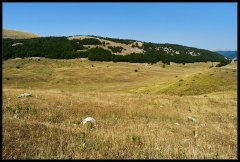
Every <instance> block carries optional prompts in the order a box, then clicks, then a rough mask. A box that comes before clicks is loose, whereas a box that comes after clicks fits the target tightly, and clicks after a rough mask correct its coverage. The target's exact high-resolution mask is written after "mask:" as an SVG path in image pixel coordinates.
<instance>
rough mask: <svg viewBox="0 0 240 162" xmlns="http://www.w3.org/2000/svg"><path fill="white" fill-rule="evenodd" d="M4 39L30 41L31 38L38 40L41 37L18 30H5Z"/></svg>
mask: <svg viewBox="0 0 240 162" xmlns="http://www.w3.org/2000/svg"><path fill="white" fill-rule="evenodd" d="M2 32H3V35H2V36H3V39H6V38H10V39H29V38H37V37H40V36H39V35H37V34H33V33H28V32H23V31H17V30H9V29H3V31H2Z"/></svg>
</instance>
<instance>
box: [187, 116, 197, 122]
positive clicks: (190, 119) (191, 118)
mask: <svg viewBox="0 0 240 162" xmlns="http://www.w3.org/2000/svg"><path fill="white" fill-rule="evenodd" d="M188 120H189V121H192V122H193V123H195V122H196V119H195V118H193V117H191V116H189V117H188Z"/></svg>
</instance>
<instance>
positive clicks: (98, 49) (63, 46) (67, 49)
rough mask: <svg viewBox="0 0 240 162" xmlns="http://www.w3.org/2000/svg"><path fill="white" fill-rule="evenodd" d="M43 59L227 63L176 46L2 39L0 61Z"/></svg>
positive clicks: (218, 56) (215, 55)
mask: <svg viewBox="0 0 240 162" xmlns="http://www.w3.org/2000/svg"><path fill="white" fill-rule="evenodd" d="M16 57H20V58H23V57H46V58H54V59H73V58H88V59H89V60H91V61H114V62H132V63H157V62H159V61H162V62H163V63H166V64H170V62H175V63H183V64H184V63H194V62H207V61H213V62H228V61H229V60H228V59H226V58H225V57H224V56H222V55H221V54H219V53H216V52H213V51H209V50H205V49H198V48H194V47H187V46H183V45H178V44H158V43H151V42H143V41H137V40H131V39H118V38H107V37H100V36H81V35H80V36H70V37H36V38H32V39H16V37H15V38H14V39H5V38H4V39H3V59H4V60H6V59H9V58H16Z"/></svg>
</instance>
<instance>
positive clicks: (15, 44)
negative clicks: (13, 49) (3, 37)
mask: <svg viewBox="0 0 240 162" xmlns="http://www.w3.org/2000/svg"><path fill="white" fill-rule="evenodd" d="M18 45H23V43H14V44H12V46H18Z"/></svg>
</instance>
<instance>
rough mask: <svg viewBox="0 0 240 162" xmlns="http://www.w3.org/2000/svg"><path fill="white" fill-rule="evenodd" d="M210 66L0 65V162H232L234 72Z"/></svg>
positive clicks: (51, 62)
mask: <svg viewBox="0 0 240 162" xmlns="http://www.w3.org/2000/svg"><path fill="white" fill-rule="evenodd" d="M211 65H212V63H194V64H187V65H182V64H173V65H166V66H165V68H163V64H153V65H150V64H144V63H142V64H141V63H123V62H118V63H114V62H98V61H95V62H92V61H88V60H83V59H69V60H66V59H62V60H55V59H46V58H25V59H9V60H7V61H4V62H3V77H2V79H3V111H2V113H3V132H2V133H3V147H2V150H3V151H2V155H3V158H4V159H19V158H20V159H25V158H27V159H34V158H41V159H86V158H87V159H99V158H100V159H130V158H134V159H149V158H151V159H199V158H200V159H204V158H205V159H236V158H237V91H236V88H237V82H236V80H237V75H236V70H237V66H236V64H231V65H230V64H229V65H227V66H226V67H221V68H217V67H214V68H211V69H209V66H211ZM199 73H201V74H199ZM212 73H213V74H214V75H211V74H212ZM176 76H177V77H176ZM180 79H183V81H182V83H181V84H182V85H181V87H177V84H178V83H179V80H180ZM193 79H195V81H192V80H193ZM206 79H207V80H206ZM187 84H188V85H187ZM211 87H214V89H211ZM200 89H203V90H202V91H200V92H199V90H200ZM223 89H224V91H222V90H223ZM23 92H28V93H31V94H32V97H29V98H18V95H19V94H21V93H23ZM175 92H176V93H175ZM180 94H182V95H180ZM205 95H206V96H205ZM87 116H91V117H93V118H95V119H96V124H95V127H94V128H92V129H91V128H88V127H86V126H84V125H82V124H81V121H82V119H84V118H85V117H87ZM188 116H193V117H194V118H196V123H193V122H190V121H188ZM175 123H179V125H177V124H175Z"/></svg>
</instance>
